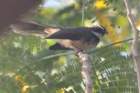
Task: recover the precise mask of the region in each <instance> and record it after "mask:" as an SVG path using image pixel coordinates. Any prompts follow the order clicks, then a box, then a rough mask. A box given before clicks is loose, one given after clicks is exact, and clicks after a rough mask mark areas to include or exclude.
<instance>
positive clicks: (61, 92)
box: [56, 88, 65, 93]
mask: <svg viewBox="0 0 140 93" xmlns="http://www.w3.org/2000/svg"><path fill="white" fill-rule="evenodd" d="M56 93H65V90H64V88H61V89H59V90H57V91H56Z"/></svg>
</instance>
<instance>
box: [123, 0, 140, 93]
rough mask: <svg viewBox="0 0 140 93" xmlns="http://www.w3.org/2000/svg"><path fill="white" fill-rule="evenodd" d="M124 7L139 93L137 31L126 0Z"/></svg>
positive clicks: (139, 66)
mask: <svg viewBox="0 0 140 93" xmlns="http://www.w3.org/2000/svg"><path fill="white" fill-rule="evenodd" d="M124 3H125V7H126V10H127V17H128V20H129V23H130V25H131V27H132V31H133V38H134V39H133V42H132V57H133V60H134V62H135V66H136V73H137V80H138V91H139V93H140V54H139V49H138V48H139V31H138V30H137V28H136V25H135V21H134V18H133V15H132V13H131V7H130V6H129V5H128V0H124Z"/></svg>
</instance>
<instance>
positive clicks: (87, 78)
mask: <svg viewBox="0 0 140 93" xmlns="http://www.w3.org/2000/svg"><path fill="white" fill-rule="evenodd" d="M77 55H78V57H79V59H80V63H81V64H82V67H81V74H82V77H83V81H84V83H85V93H93V90H92V88H93V82H92V78H91V76H92V63H91V62H92V61H91V59H90V57H89V55H88V54H87V53H85V52H78V53H77Z"/></svg>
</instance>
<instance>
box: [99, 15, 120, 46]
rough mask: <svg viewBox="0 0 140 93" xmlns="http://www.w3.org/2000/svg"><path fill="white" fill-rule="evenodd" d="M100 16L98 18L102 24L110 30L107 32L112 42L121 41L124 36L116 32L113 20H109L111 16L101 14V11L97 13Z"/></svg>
mask: <svg viewBox="0 0 140 93" xmlns="http://www.w3.org/2000/svg"><path fill="white" fill-rule="evenodd" d="M96 15H97V17H98V20H99V22H100V24H101V25H102V26H103V27H105V28H106V30H107V31H108V34H107V38H108V39H109V40H110V41H111V42H118V41H121V40H122V38H121V37H120V36H119V34H118V33H116V31H115V29H114V27H113V26H112V25H111V24H112V23H111V21H110V20H109V18H108V17H107V16H105V15H101V14H99V13H97V14H96ZM116 46H120V44H117V45H116Z"/></svg>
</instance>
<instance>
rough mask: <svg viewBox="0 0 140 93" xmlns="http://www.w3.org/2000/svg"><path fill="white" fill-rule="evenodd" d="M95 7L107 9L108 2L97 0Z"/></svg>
mask: <svg viewBox="0 0 140 93" xmlns="http://www.w3.org/2000/svg"><path fill="white" fill-rule="evenodd" d="M95 7H96V8H97V9H105V8H107V3H106V1H105V0H96V2H95Z"/></svg>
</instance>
